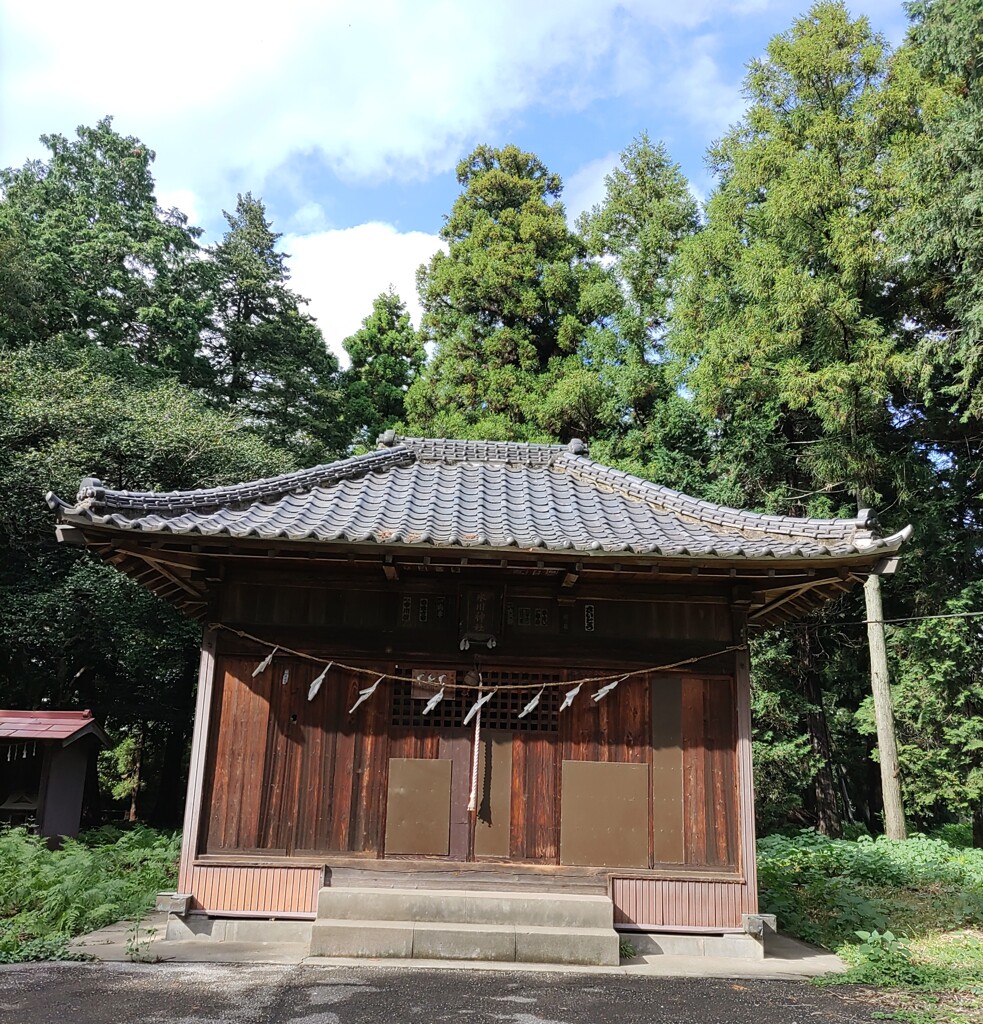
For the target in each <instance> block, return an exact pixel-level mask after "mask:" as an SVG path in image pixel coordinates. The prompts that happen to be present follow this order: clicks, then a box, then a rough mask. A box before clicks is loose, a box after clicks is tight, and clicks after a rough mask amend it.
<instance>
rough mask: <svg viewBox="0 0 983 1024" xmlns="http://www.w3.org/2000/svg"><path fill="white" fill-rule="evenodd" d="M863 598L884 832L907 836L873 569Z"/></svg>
mask: <svg viewBox="0 0 983 1024" xmlns="http://www.w3.org/2000/svg"><path fill="white" fill-rule="evenodd" d="M864 598H865V600H866V603H867V643H868V646H869V647H870V689H871V693H872V694H873V697H874V721H875V722H876V724H877V751H878V757H879V759H880V763H881V795H882V798H883V801H884V832H885V834H886V835H887V837H888V839H907V838H908V831H907V828H906V827H905V819H904V805H903V804H902V803H901V768H900V766H899V764H898V740H897V735H896V733H895V730H894V704H893V702H892V700H891V677H890V675H889V673H888V668H887V647H886V645H885V643H884V606H883V604H882V603H881V578H880V576H878V575H877V574H876V573H873V572H872V573H871V574H870V575H869V576H868V577H867V582H866V583H865V584H864Z"/></svg>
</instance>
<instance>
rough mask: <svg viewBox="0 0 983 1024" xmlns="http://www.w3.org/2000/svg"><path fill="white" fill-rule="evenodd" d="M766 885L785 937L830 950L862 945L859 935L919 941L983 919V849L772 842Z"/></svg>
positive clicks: (795, 839) (762, 880)
mask: <svg viewBox="0 0 983 1024" xmlns="http://www.w3.org/2000/svg"><path fill="white" fill-rule="evenodd" d="M758 881H759V887H760V896H761V907H762V910H764V911H765V912H767V913H771V914H776V915H777V916H778V920H779V923H780V926H781V928H782V930H783V931H785V932H787V933H789V934H790V935H795V936H797V937H798V938H800V939H805V940H806V941H807V942H815V943H818V944H819V945H821V946H826V947H828V948H829V949H838V948H839V947H840V946H842V945H844V944H854V943H856V941H857V936H856V932H857V931H868V932H870V931H874V930H878V931H881V932H883V931H884V930H885V929H887V928H888V927H890V929H891V930H892V931H893V932H894V933H895V934H897V935H905V936H914V935H922V934H925V933H927V932H930V931H946V930H948V929H951V928H959V927H963V926H965V925H970V924H976V923H979V922H981V921H983V850H973V849H965V848H959V847H956V846H953V845H952V844H950V843H948V842H946V841H945V840H943V839H930V838H928V837H926V836H914V837H913V838H911V839H908V840H906V841H904V842H896V841H893V840H890V839H885V838H884V837H883V836H879V837H878V838H876V839H871V838H869V837H867V836H861V837H860V838H859V839H857V840H846V839H827V838H826V837H825V836H821V835H819V834H818V833H816V832H812V831H803V832H800V833H798V834H797V835H795V836H791V837H788V836H767V837H765V838H764V839H761V840H760V841H759V843H758Z"/></svg>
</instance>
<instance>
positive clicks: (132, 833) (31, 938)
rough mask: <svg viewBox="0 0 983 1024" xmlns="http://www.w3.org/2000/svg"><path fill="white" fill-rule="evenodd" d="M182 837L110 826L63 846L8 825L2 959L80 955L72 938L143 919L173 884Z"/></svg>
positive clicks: (0, 905) (1, 847) (0, 879)
mask: <svg viewBox="0 0 983 1024" xmlns="http://www.w3.org/2000/svg"><path fill="white" fill-rule="evenodd" d="M179 844H180V836H179V834H177V833H173V832H157V831H155V830H154V829H149V828H144V827H142V826H137V827H135V828H132V829H128V830H126V831H122V830H120V829H117V828H112V827H104V828H100V829H94V830H92V831H90V832H86V833H83V834H82V835H81V836H80V837H79V839H78V840H66V842H65V845H64V846H63V847H62V848H61V849H60V850H56V851H51V850H49V849H48V848H47V846H46V845H45V844H44V842H43V841H41V840H40V839H38V838H37V837H36V836H32V835H30V834H29V833H28V832H27V831H26V830H25V829H22V828H12V829H4V830H2V831H0V963H18V962H20V961H23V960H58V959H69V958H72V957H73V954H72V952H71V950H70V949H69V946H68V943H69V940H70V939H71V938H72V937H73V936H75V935H81V934H83V933H85V932H89V931H92V930H94V929H96V928H102V927H103V926H105V925H107V924H111V923H112V922H114V921H120V920H124V919H132V918H140V917H142V916H143V915H144V914H146V912H147V911H148V910H150V909H151V907H152V906H153V903H154V897H155V895H156V893H157V892H159V891H160V890H162V889H167V888H173V887H174V881H175V877H176V867H177V858H178V852H179Z"/></svg>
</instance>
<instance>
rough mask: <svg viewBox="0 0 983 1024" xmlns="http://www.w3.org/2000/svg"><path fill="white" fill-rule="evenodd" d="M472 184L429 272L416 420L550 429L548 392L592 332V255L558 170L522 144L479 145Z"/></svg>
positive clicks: (465, 166) (528, 433)
mask: <svg viewBox="0 0 983 1024" xmlns="http://www.w3.org/2000/svg"><path fill="white" fill-rule="evenodd" d="M457 180H458V182H459V183H460V185H461V186H462V189H463V191H462V192H461V194H460V196H459V197H458V199H457V201H456V202H455V203H454V207H453V209H452V210H451V213H450V216H449V217H448V219H447V222H446V223H445V225H444V227H443V228H442V229H441V232H440V234H441V237H442V238H443V239H444V240H445V241H446V242H447V246H448V251H447V252H446V253H444V252H438V253H436V254H435V255H434V257H433V258H432V259H431V261H430V263H429V264H428V265H427V266H425V267H422V268H421V270H420V274H419V288H420V298H421V301H422V304H423V308H424V316H423V324H422V330H423V334H424V338H425V340H426V341H428V342H430V343H432V344H433V345H434V346H435V354H434V358H433V361H432V363H431V364H430V365H429V366H428V368H427V370H426V371H425V372H424V373H423V374H422V375H421V376H420V377H419V379H418V381H417V383H416V384H415V385H414V387H413V388H411V390H410V393H409V396H408V398H407V411H408V414H409V417H410V421H411V423H412V424H413V427H414V428H415V429H418V430H421V431H423V432H427V433H447V434H449V435H451V436H453V435H458V436H461V435H464V434H467V435H471V436H482V437H489V438H515V439H532V438H538V437H542V436H543V433H544V431H543V427H542V425H541V424H540V423H539V422H538V415H537V409H538V406H539V402H538V398H539V396H541V395H542V394H544V393H545V389H544V387H543V385H544V378H543V375H544V374H545V373H546V372H547V371H552V372H551V374H550V377H549V379H550V381H551V382H555V379H556V377H557V376H559V375H562V373H561V370H560V363H561V362H562V360H563V359H564V357H567V356H570V355H572V354H574V353H576V352H577V350H578V348H579V346H580V344H581V342H582V341H583V339H584V336H585V333H586V325H585V323H584V321H583V319H582V317H581V314H580V274H579V273H578V267H577V261H578V260H579V259H580V257H581V256H582V255H583V246H582V243H581V242H580V241H579V239H578V238H577V237H576V236H575V235H574V234H573V233H572V232H571V231H570V230H569V229H568V227H567V223H566V218H565V215H564V210H563V206H562V204H561V203H560V202H559V196H560V193H561V190H562V185H561V182H560V178H559V177H558V176H557V175H556V174H553V173H551V172H550V171H549V170H548V169H547V168H546V167H545V166H544V165H543V163H542V162H541V161H540V160H539V159H537V158H536V157H535V156H534V155H533V154H531V153H524V152H522V151H521V150H520V149H518V148H517V147H515V146H506V147H504V148H503V149H493V148H491V147H489V146H480V147H478V149H476V150H475V151H474V152H473V153H472V154H471V155H470V156H468V157H467V158H465V159H464V160H462V161H461V162H460V164H458V168H457Z"/></svg>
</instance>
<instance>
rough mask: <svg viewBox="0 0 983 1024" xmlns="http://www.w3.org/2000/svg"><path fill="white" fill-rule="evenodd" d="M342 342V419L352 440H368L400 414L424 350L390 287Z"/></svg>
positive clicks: (399, 418) (378, 297) (420, 363)
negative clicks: (345, 363)
mask: <svg viewBox="0 0 983 1024" xmlns="http://www.w3.org/2000/svg"><path fill="white" fill-rule="evenodd" d="M344 345H345V351H346V352H347V353H348V358H349V359H350V360H351V365H350V366H349V368H348V369H347V370H346V371H345V374H344V378H343V389H344V406H345V418H346V420H347V422H348V424H349V428H350V429H351V430H352V431H353V433H354V439H355V440H356V441H358V442H359V443H362V444H371V443H372V442H373V441H374V440H375V438H376V437H378V436H379V434H380V433H381V432H382V431H384V430H386V429H388V428H389V427H392V426H394V425H395V424H397V423H399V422H401V421H402V420H403V418H404V417H405V415H406V392H407V390H408V389H409V387H410V385H412V383H413V381H414V380H415V378H416V376H417V374H418V373H419V372H420V368H421V367H422V366H423V363H424V360H425V358H426V353H425V351H424V348H423V342H422V341H421V340H420V336H419V334H418V333H417V332H416V330H414V328H413V325H412V324H411V323H410V315H409V313H407V311H406V305H405V303H404V302H403V300H402V299H401V298H400V297H399V296H398V295H397V294H396V293H395V292H394V291H393V290H392V288H390V289H389V291H386V292H383V293H382V294H381V295H379V296H377V298H376V299H375V301H374V302H373V303H372V312H371V313H370V314H369V315H368V316H367V317H366V318H365V319H364V320H363V321H362V326H361V328H359V330H357V331H356V332H355V333H354V334H353V335H351V336H350V337H348V338H346V339H345V342H344Z"/></svg>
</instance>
